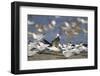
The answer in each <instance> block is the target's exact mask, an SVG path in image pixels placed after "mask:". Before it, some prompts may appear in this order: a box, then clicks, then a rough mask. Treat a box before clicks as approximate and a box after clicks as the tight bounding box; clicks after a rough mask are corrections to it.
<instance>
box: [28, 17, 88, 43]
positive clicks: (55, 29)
mask: <svg viewBox="0 0 100 76" xmlns="http://www.w3.org/2000/svg"><path fill="white" fill-rule="evenodd" d="M27 24H28V32H32V33H34V32H37V28H36V26H38V25H39V26H41V27H43V28H45V29H46V30H44V31H43V32H42V33H44V34H45V35H44V36H45V37H44V38H45V39H46V40H48V41H49V42H51V41H52V40H53V39H54V38H55V36H56V35H57V33H59V34H60V36H61V40H60V41H61V43H67V42H69V41H71V42H72V43H74V44H75V43H80V42H83V43H87V39H88V38H87V35H88V32H87V29H88V18H87V17H77V16H74V17H73V16H48V15H46V16H45V15H28V16H27ZM76 27H78V28H76ZM64 28H66V29H65V30H64ZM66 30H67V31H66ZM77 30H79V31H77ZM73 31H75V32H73ZM28 39H29V40H32V36H29V35H28Z"/></svg>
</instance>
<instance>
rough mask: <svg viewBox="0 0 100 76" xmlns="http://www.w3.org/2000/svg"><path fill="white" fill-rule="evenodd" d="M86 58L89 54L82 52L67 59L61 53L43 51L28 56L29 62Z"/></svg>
mask: <svg viewBox="0 0 100 76" xmlns="http://www.w3.org/2000/svg"><path fill="white" fill-rule="evenodd" d="M84 58H88V53H87V52H81V53H80V54H74V55H72V56H70V57H65V56H64V55H63V54H62V53H61V52H54V51H52V52H51V51H50V52H49V51H43V52H40V53H37V54H35V55H33V56H28V61H36V60H57V59H84Z"/></svg>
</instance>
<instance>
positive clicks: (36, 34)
mask: <svg viewBox="0 0 100 76" xmlns="http://www.w3.org/2000/svg"><path fill="white" fill-rule="evenodd" d="M32 36H33V39H35V40H38V41H40V40H42V39H43V38H44V35H43V34H41V33H32Z"/></svg>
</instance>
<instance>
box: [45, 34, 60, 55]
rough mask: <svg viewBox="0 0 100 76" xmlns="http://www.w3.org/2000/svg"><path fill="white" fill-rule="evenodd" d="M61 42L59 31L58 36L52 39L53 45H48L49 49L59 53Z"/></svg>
mask: <svg viewBox="0 0 100 76" xmlns="http://www.w3.org/2000/svg"><path fill="white" fill-rule="evenodd" d="M59 43H60V35H59V34H58V33H57V35H56V38H54V39H53V40H52V41H51V46H49V47H47V49H48V50H50V51H54V52H55V53H56V55H57V53H58V52H59V51H60V48H59Z"/></svg>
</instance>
